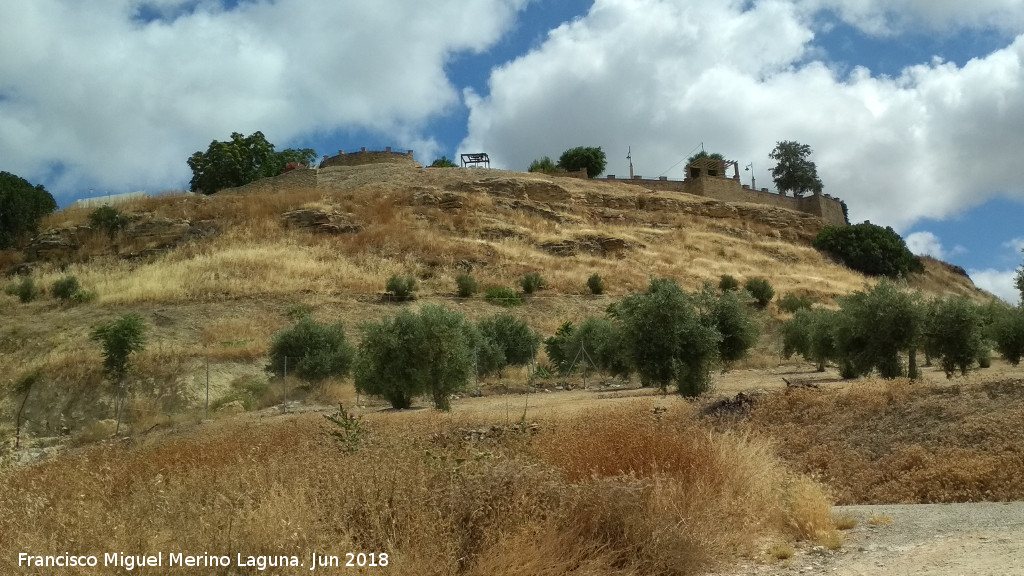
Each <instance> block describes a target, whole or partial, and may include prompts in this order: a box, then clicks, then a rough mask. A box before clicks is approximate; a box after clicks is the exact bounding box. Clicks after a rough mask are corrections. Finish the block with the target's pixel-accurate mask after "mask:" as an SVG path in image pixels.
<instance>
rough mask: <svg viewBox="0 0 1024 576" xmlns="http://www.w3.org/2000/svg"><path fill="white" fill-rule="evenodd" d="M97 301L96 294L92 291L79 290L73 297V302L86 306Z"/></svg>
mask: <svg viewBox="0 0 1024 576" xmlns="http://www.w3.org/2000/svg"><path fill="white" fill-rule="evenodd" d="M95 299H96V293H95V292H93V291H92V290H77V291H76V292H75V293H74V294H72V295H71V301H72V302H74V303H75V304H85V303H87V302H92V301H93V300H95Z"/></svg>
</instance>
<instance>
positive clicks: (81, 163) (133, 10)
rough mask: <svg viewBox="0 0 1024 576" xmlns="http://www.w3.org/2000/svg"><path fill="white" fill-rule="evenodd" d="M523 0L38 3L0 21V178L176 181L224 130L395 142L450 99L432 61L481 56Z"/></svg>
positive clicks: (424, 139) (70, 182)
mask: <svg viewBox="0 0 1024 576" xmlns="http://www.w3.org/2000/svg"><path fill="white" fill-rule="evenodd" d="M525 2H526V0H489V1H487V2H469V3H466V2H457V1H455V0H446V1H440V2H429V3H428V2H418V1H416V0H390V1H382V2H327V3H317V4H314V5H310V4H309V3H308V2H301V1H299V0H277V1H276V2H243V3H239V4H238V5H237V6H236V7H234V8H231V9H225V8H224V7H223V6H222V4H221V3H220V2H219V1H213V0H199V1H196V0H191V1H186V0H151V1H147V2H140V1H139V0H112V1H109V2H98V3H97V2H77V1H74V0H36V1H33V2H28V3H22V4H19V5H18V6H17V7H16V8H15V7H13V6H9V7H8V8H9V9H6V10H4V18H3V19H0V158H3V159H4V167H3V169H5V170H8V171H11V172H15V173H18V174H19V175H21V176H24V177H27V178H29V179H30V180H33V181H40V180H43V179H44V178H45V180H46V182H47V185H48V187H49V188H50V189H53V190H57V191H61V190H71V189H74V187H76V186H80V185H82V183H83V182H88V183H90V184H95V185H97V186H102V187H106V188H109V189H131V188H146V187H149V186H165V185H167V184H168V183H174V182H177V183H180V184H184V183H185V182H187V180H188V168H187V166H186V165H185V159H186V158H187V157H188V155H189V154H191V153H192V152H194V151H195V150H198V149H205V147H206V145H207V144H209V142H210V141H211V140H214V139H217V140H224V139H226V138H227V137H228V135H229V134H230V133H231V132H233V131H238V132H243V133H246V134H248V133H251V132H253V131H256V130H262V131H263V132H264V133H265V134H266V135H267V137H268V139H270V140H271V141H272V142H274V143H275V144H277V145H278V146H281V147H284V146H287V145H289V144H290V143H292V142H293V141H295V140H296V139H298V138H300V137H303V136H308V135H310V134H312V133H329V132H331V131H333V130H338V129H344V130H366V131H369V132H372V133H381V134H385V135H388V136H389V137H391V138H393V139H394V140H395V141H396V144H398V145H411V144H414V143H415V144H417V145H423V146H427V147H428V148H429V147H431V146H433V147H434V148H436V147H437V145H436V143H434V142H433V141H432V140H431V138H430V137H429V135H426V134H424V133H423V129H424V126H425V124H426V122H427V121H429V120H430V119H431V118H433V117H436V116H437V115H439V114H443V113H445V112H446V111H448V110H450V109H451V108H452V107H454V106H457V105H458V104H459V92H458V90H457V89H456V87H454V86H452V84H451V83H450V81H449V80H448V78H447V76H446V74H445V70H444V66H445V63H446V62H447V61H448V59H449V58H450V57H451V55H452V54H453V53H456V52H460V51H481V50H484V49H486V48H487V47H488V46H490V45H492V44H493V43H494V42H496V41H497V40H498V39H499V38H500V37H501V35H502V34H503V33H504V32H505V31H506V30H507V29H508V28H509V27H510V26H511V25H512V24H513V23H514V17H515V13H516V11H517V10H518V9H519V8H521V7H522V5H523V4H524V3H525Z"/></svg>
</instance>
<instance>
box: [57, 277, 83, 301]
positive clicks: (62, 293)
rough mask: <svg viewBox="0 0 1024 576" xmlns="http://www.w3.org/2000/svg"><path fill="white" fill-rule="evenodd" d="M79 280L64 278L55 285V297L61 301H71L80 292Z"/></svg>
mask: <svg viewBox="0 0 1024 576" xmlns="http://www.w3.org/2000/svg"><path fill="white" fill-rule="evenodd" d="M80 289H81V288H80V286H79V285H78V278H75V277H74V276H63V277H61V278H60V279H58V280H57V281H56V282H54V283H53V290H52V292H53V296H54V297H55V298H60V299H61V300H70V299H71V298H72V297H73V296H74V295H75V293H76V292H78V291H79V290H80Z"/></svg>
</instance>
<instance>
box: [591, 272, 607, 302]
mask: <svg viewBox="0 0 1024 576" xmlns="http://www.w3.org/2000/svg"><path fill="white" fill-rule="evenodd" d="M587 288H589V289H590V293H591V294H594V295H595V296H599V295H601V294H604V279H603V278H601V275H600V274H598V273H597V272H594V273H593V274H591V275H590V278H587Z"/></svg>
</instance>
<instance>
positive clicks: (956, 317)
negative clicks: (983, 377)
mask: <svg viewBox="0 0 1024 576" xmlns="http://www.w3.org/2000/svg"><path fill="white" fill-rule="evenodd" d="M924 347H925V350H927V351H928V355H929V356H931V357H932V358H938V359H939V366H941V367H942V371H943V372H945V373H946V377H947V378H949V377H952V375H953V372H955V371H956V370H957V369H959V370H960V373H961V374H967V369H968V368H969V367H970V366H971V365H973V364H974V362H975V361H977V359H978V358H979V357H980V356H981V355H982V353H983V352H984V351H985V350H987V346H986V345H985V341H984V334H983V330H982V322H981V314H980V310H979V308H978V306H977V305H976V304H974V303H973V302H971V301H970V300H968V299H967V298H965V297H963V296H951V297H949V298H939V299H936V300H933V301H931V302H929V303H928V306H927V308H926V313H925V319H924Z"/></svg>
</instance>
